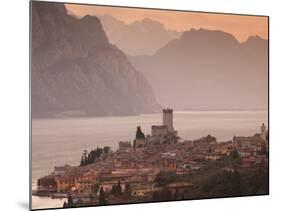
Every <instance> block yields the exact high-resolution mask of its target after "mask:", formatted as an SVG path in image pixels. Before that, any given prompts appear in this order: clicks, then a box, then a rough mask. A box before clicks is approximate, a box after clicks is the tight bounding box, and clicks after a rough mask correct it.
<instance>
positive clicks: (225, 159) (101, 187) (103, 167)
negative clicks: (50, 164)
mask: <svg viewBox="0 0 281 211" xmlns="http://www.w3.org/2000/svg"><path fill="white" fill-rule="evenodd" d="M267 193H268V131H267V129H266V126H265V125H264V124H262V125H261V128H260V131H259V132H258V133H256V134H253V136H248V137H243V136H234V137H233V139H232V140H229V141H225V142H218V141H217V139H216V137H213V136H212V135H207V136H205V137H202V138H199V139H196V140H184V141H182V140H181V139H180V137H179V136H178V133H177V131H176V130H175V129H174V127H173V110H172V109H163V123H162V125H152V126H151V134H149V135H145V134H144V133H143V132H142V129H141V126H137V131H136V136H135V139H134V140H132V141H131V142H130V141H129V142H119V148H118V149H117V150H116V151H113V150H111V148H110V147H108V146H106V147H103V148H97V149H95V150H91V151H86V150H85V151H84V152H83V154H82V157H81V162H80V165H79V166H69V165H65V166H57V167H55V168H54V171H53V172H52V173H51V174H50V175H47V176H45V177H42V178H40V179H38V188H37V190H36V191H35V192H34V194H35V195H39V196H50V197H67V198H68V202H66V203H64V205H63V206H64V207H75V206H89V205H91V206H92V205H106V204H120V203H137V202H147V201H168V200H181V199H193V198H209V197H223V196H238V195H251V194H267Z"/></svg>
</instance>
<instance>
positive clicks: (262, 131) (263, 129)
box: [261, 123, 266, 141]
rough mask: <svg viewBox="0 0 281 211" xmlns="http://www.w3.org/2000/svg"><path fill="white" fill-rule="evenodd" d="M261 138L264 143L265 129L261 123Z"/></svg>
mask: <svg viewBox="0 0 281 211" xmlns="http://www.w3.org/2000/svg"><path fill="white" fill-rule="evenodd" d="M261 138H262V139H263V140H264V141H265V140H266V127H265V124H264V123H262V125H261Z"/></svg>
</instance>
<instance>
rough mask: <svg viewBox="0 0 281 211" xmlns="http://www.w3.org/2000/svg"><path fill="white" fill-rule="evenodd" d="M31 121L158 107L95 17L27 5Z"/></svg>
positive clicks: (131, 112)
mask: <svg viewBox="0 0 281 211" xmlns="http://www.w3.org/2000/svg"><path fill="white" fill-rule="evenodd" d="M31 68H32V74H31V81H32V83H31V86H32V89H31V90H32V91H31V104H32V117H33V118H45V117H48V118H49V117H68V116H108V115H135V114H140V113H151V112H156V111H159V110H160V109H161V106H160V105H159V104H158V103H157V102H156V100H155V97H154V94H153V90H152V88H151V85H150V84H149V83H148V81H147V80H146V78H145V77H144V76H143V75H142V73H140V72H138V71H137V70H136V69H135V68H134V66H133V65H132V64H131V62H130V61H129V60H128V58H127V56H126V55H125V54H124V53H123V52H122V51H121V50H120V49H118V48H117V47H116V46H114V45H111V44H110V43H109V41H108V38H107V36H106V34H105V32H104V30H103V27H102V24H101V23H100V20H99V19H98V18H97V17H95V16H85V17H83V18H81V19H77V18H75V17H73V16H70V15H68V14H67V10H66V8H65V6H64V5H63V4H62V3H52V4H51V5H50V4H49V3H44V2H32V63H31Z"/></svg>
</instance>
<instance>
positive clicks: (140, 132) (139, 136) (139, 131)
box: [136, 126, 145, 139]
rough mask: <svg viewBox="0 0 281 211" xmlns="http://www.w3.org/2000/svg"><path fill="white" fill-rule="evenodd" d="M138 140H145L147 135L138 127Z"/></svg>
mask: <svg viewBox="0 0 281 211" xmlns="http://www.w3.org/2000/svg"><path fill="white" fill-rule="evenodd" d="M136 139H145V135H144V133H143V132H142V130H141V127H140V126H138V127H137V132H136Z"/></svg>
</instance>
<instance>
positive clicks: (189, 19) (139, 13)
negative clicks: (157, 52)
mask: <svg viewBox="0 0 281 211" xmlns="http://www.w3.org/2000/svg"><path fill="white" fill-rule="evenodd" d="M65 6H66V8H67V9H68V10H70V11H71V12H72V13H74V14H75V15H77V16H79V17H82V16H84V15H87V14H90V15H101V14H109V15H111V16H113V17H115V18H117V19H119V20H122V21H124V22H125V23H131V22H133V21H136V20H142V19H144V18H150V19H153V20H156V21H159V22H161V23H162V24H163V25H164V26H165V27H166V28H167V29H175V30H177V31H186V30H189V29H191V28H195V29H199V28H206V29H218V30H223V31H225V32H228V33H231V34H233V35H234V36H235V37H236V38H237V39H238V40H239V41H245V40H246V39H247V38H248V37H249V36H250V35H258V36H260V37H262V38H265V39H267V38H268V34H267V26H268V25H267V24H268V23H267V18H266V17H257V16H240V15H221V14H207V13H195V12H178V11H165V10H147V9H133V8H117V7H104V6H92V5H78V4H66V5H65Z"/></svg>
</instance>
